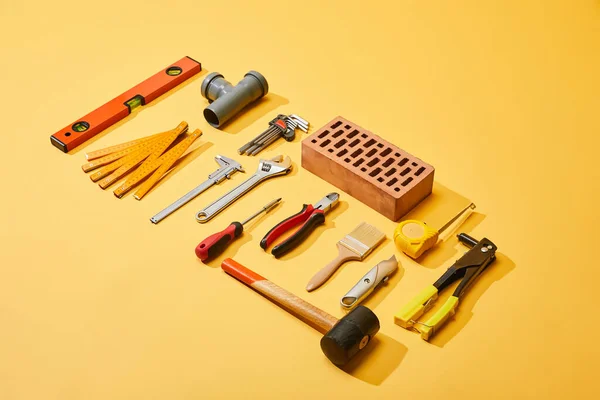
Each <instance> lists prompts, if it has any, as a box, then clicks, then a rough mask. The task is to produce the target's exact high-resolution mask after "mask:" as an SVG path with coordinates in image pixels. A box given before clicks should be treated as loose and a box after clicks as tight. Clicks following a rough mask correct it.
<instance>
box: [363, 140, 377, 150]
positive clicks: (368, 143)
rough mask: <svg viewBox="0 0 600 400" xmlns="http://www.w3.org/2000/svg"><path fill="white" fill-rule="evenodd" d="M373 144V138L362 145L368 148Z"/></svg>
mask: <svg viewBox="0 0 600 400" xmlns="http://www.w3.org/2000/svg"><path fill="white" fill-rule="evenodd" d="M374 144H375V139H371V140H369V141H368V142H367V143H365V144H363V146H364V147H366V148H369V147H371V146H373V145H374Z"/></svg>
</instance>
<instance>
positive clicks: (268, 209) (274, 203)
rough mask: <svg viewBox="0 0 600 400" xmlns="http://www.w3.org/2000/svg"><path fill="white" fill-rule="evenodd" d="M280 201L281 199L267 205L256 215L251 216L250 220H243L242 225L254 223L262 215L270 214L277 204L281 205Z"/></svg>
mask: <svg viewBox="0 0 600 400" xmlns="http://www.w3.org/2000/svg"><path fill="white" fill-rule="evenodd" d="M280 201H281V197H280V198H278V199H275V200H273V201H271V202H270V203H269V204H267V205H266V206H264V207H263V208H261V209H260V210H259V211H257V212H255V213H254V214H252V215H251V216H249V217H248V218H246V219H245V220H243V221H242V222H241V224H242V225H246V224H247V223H248V222H250V221H252V220H253V219H254V218H256V217H258V216H259V215H260V214H262V213H268V212H269V211H271V209H273V207H275V206H276V205H277V204H279V202H280Z"/></svg>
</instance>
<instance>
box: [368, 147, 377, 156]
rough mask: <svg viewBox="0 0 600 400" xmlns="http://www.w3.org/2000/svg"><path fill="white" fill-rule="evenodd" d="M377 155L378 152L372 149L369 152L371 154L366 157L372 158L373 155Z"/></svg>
mask: <svg viewBox="0 0 600 400" xmlns="http://www.w3.org/2000/svg"><path fill="white" fill-rule="evenodd" d="M375 153H377V150H375V149H371V151H369V152H368V153H367V154H366V156H367V157H371V156H372V155H374V154H375Z"/></svg>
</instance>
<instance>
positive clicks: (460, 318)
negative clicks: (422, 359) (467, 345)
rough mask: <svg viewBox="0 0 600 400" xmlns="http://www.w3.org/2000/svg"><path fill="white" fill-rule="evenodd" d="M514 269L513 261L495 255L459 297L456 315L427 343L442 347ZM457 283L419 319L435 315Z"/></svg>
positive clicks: (441, 295)
mask: <svg viewBox="0 0 600 400" xmlns="http://www.w3.org/2000/svg"><path fill="white" fill-rule="evenodd" d="M514 268H515V263H514V262H513V261H511V260H510V259H509V258H508V257H506V256H505V255H503V254H501V253H496V260H495V261H494V262H493V263H492V264H490V265H489V266H488V267H487V268H486V270H485V271H484V272H483V273H482V274H481V275H480V276H479V278H478V279H477V280H476V281H475V282H473V284H472V286H470V287H469V288H468V289H467V290H466V292H465V293H464V294H463V295H462V296H461V297H460V301H459V304H458V307H457V310H456V314H454V316H453V317H452V318H451V319H450V320H448V321H447V322H446V323H445V324H444V325H443V326H442V327H441V328H440V329H439V331H438V332H437V333H436V335H435V336H434V337H433V338H431V339H430V340H429V343H431V344H433V345H435V346H437V347H440V348H442V347H444V346H445V345H446V344H447V343H448V342H449V341H450V340H451V339H452V338H453V337H454V336H456V335H457V334H458V333H459V332H460V331H461V330H462V329H463V328H464V327H465V326H466V325H467V323H468V322H469V321H470V320H471V318H472V317H473V307H474V306H475V304H476V303H477V301H478V300H479V298H480V297H481V296H482V295H483V294H484V293H485V292H486V291H487V290H488V289H489V287H490V286H491V285H492V284H493V283H494V282H496V281H499V280H500V279H502V278H504V276H506V275H507V274H508V273H509V272H510V271H512V270H513V269H514ZM458 282H460V280H459V281H457V282H455V283H454V284H453V285H451V286H450V287H448V288H446V289H445V290H444V291H443V292H442V293H440V296H439V298H438V299H437V301H436V305H435V306H434V307H433V308H432V309H431V310H429V311H428V312H427V313H425V314H424V315H423V316H422V317H421V318H419V319H420V320H421V321H425V320H427V318H429V316H430V315H432V314H433V313H435V311H437V310H438V309H439V307H441V305H442V304H444V302H445V301H446V299H448V297H450V295H452V293H453V292H454V289H455V288H456V286H457V285H458Z"/></svg>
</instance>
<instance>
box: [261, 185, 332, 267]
mask: <svg viewBox="0 0 600 400" xmlns="http://www.w3.org/2000/svg"><path fill="white" fill-rule="evenodd" d="M339 198H340V195H339V194H337V193H329V194H328V195H327V196H325V197H323V198H322V199H321V200H320V201H319V202H318V203H317V204H315V205H314V206H313V205H312V204H304V205H303V206H302V210H300V212H298V213H297V214H294V215H292V216H291V217H289V218H286V219H284V220H283V221H281V222H280V223H278V224H277V225H275V226H274V227H273V228H272V229H271V230H270V231H269V232H267V234H266V235H265V237H264V238H262V240H261V241H260V247H262V249H263V250H265V251H266V250H267V248H268V247H269V246H270V245H271V244H273V242H274V241H275V240H277V238H279V237H280V236H281V235H282V234H284V233H285V232H287V231H289V230H290V229H292V228H294V227H296V226H298V225H302V226H300V228H299V229H298V230H297V231H296V232H295V233H294V234H293V235H292V236H290V237H289V238H287V239H286V240H284V241H283V242H281V243H279V244H278V245H277V246H275V247H273V250H272V251H271V254H273V256H275V258H279V257H281V256H283V255H284V254H286V253H287V252H289V251H290V250H292V249H294V248H295V247H296V246H298V245H299V244H300V243H301V242H302V241H303V240H304V239H306V237H307V236H308V235H309V234H310V233H311V232H312V231H313V230H315V228H316V227H317V226H319V225H322V224H324V223H325V214H327V213H328V212H329V210H331V209H332V208H333V207H335V206H336V205H337V204H338V201H339Z"/></svg>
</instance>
